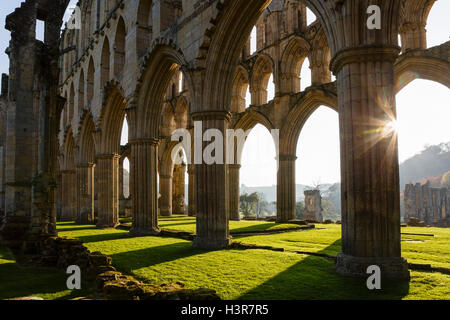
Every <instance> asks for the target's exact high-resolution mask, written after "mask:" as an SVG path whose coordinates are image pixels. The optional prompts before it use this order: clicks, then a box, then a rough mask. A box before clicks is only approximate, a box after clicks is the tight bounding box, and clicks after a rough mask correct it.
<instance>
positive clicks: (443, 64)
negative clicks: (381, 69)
mask: <svg viewBox="0 0 450 320" xmlns="http://www.w3.org/2000/svg"><path fill="white" fill-rule="evenodd" d="M415 79H425V80H431V81H435V82H438V83H441V84H443V85H444V86H446V87H447V88H450V64H449V63H448V61H445V60H441V59H438V58H432V57H426V56H425V57H418V56H404V57H403V56H401V57H400V58H399V59H398V60H397V62H396V64H395V91H396V93H398V92H399V91H400V90H402V89H403V88H404V87H405V86H406V85H407V84H409V83H410V82H412V81H413V80H415Z"/></svg>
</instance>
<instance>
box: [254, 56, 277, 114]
mask: <svg viewBox="0 0 450 320" xmlns="http://www.w3.org/2000/svg"><path fill="white" fill-rule="evenodd" d="M274 69H275V68H274V64H273V61H272V58H270V57H269V56H267V55H265V54H260V55H258V58H257V59H256V62H255V65H254V66H253V71H252V78H251V83H250V91H251V93H252V105H263V104H266V103H267V102H268V101H267V87H268V84H269V78H270V76H271V75H274ZM274 77H275V75H274Z"/></svg>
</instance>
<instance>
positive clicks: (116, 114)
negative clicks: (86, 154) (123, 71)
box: [98, 83, 126, 154]
mask: <svg viewBox="0 0 450 320" xmlns="http://www.w3.org/2000/svg"><path fill="white" fill-rule="evenodd" d="M105 97H107V98H106V100H105V102H104V104H103V107H102V111H101V116H100V119H99V121H98V122H99V125H98V127H99V129H100V133H101V135H100V136H101V138H100V140H99V146H98V152H99V154H119V153H120V140H121V138H120V137H121V133H122V125H123V120H124V118H125V113H126V111H125V109H126V100H125V98H124V94H123V90H122V88H120V86H119V85H118V84H117V83H109V84H108V85H107V86H106V87H105Z"/></svg>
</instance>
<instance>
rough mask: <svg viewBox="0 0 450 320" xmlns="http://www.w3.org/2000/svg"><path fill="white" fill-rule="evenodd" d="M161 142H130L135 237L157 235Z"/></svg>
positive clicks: (132, 231)
mask: <svg viewBox="0 0 450 320" xmlns="http://www.w3.org/2000/svg"><path fill="white" fill-rule="evenodd" d="M158 144H159V141H158V140H154V139H139V140H132V141H130V145H131V161H130V165H131V168H130V171H131V172H130V175H131V177H130V178H131V179H132V181H133V183H132V187H133V190H132V191H131V194H132V198H131V200H132V213H133V226H132V228H131V230H130V233H131V234H134V235H155V234H158V233H159V232H160V229H159V227H158Z"/></svg>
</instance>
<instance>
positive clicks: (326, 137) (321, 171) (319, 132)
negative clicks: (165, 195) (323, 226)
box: [0, 0, 450, 186]
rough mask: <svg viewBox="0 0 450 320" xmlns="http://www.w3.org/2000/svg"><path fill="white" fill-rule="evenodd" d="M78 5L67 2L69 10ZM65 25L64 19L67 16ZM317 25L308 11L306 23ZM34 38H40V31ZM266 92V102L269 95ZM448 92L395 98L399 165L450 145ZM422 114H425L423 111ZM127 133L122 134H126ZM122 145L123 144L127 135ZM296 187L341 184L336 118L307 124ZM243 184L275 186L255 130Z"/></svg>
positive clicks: (433, 16)
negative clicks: (426, 149) (427, 147)
mask: <svg viewBox="0 0 450 320" xmlns="http://www.w3.org/2000/svg"><path fill="white" fill-rule="evenodd" d="M21 2H22V0H8V1H3V2H2V5H1V7H0V23H1V28H0V72H1V73H8V68H9V60H8V56H7V55H6V54H5V53H4V51H5V49H6V48H7V47H8V44H9V38H10V34H9V31H7V30H5V29H4V23H5V18H6V15H8V14H9V13H11V12H13V11H14V9H15V8H16V7H18V6H20V4H21ZM76 2H77V0H71V3H70V5H69V7H71V6H72V7H73V6H74V5H75V4H76ZM448 14H450V1H448V0H438V1H436V3H435V5H434V6H433V8H432V10H431V12H430V15H429V20H428V25H427V31H428V32H427V41H428V47H432V46H435V45H439V44H441V43H443V42H446V41H448V40H449V35H450V30H449V23H448V17H447V16H448ZM65 19H66V20H67V19H68V15H67V14H66V18H65ZM314 20H315V17H314V15H313V14H312V13H311V12H308V24H309V23H311V22H312V21H314ZM37 34H38V35H39V37H41V35H42V30H40V27H39V26H38V30H37ZM301 78H302V83H301V87H302V90H303V89H304V88H305V87H306V86H308V85H309V84H310V83H311V77H310V72H309V68H308V66H307V64H306V63H305V65H304V68H303V69H302V74H301ZM273 94H274V93H273V89H272V90H271V88H270V87H269V97H272V96H273ZM449 101H450V90H448V89H447V88H446V87H444V86H442V85H440V84H437V83H433V82H430V81H425V80H416V81H414V82H413V83H411V84H409V85H408V86H407V87H406V88H404V89H403V90H402V91H401V92H400V93H399V94H398V95H397V109H398V127H399V154H400V161H404V160H405V159H407V158H408V157H410V156H412V155H414V154H416V153H418V152H420V151H421V150H422V149H423V147H424V145H426V144H437V143H441V142H449V141H450V130H449V129H448V128H449V124H448V121H449V119H450V106H449ZM425 109H426V112H425ZM124 131H126V129H125V130H124ZM122 140H123V142H126V141H127V137H126V135H124V137H123V139H122ZM297 157H298V160H297V163H296V182H297V183H301V184H309V185H311V184H313V183H314V182H320V183H333V182H337V181H339V175H340V174H339V171H340V170H339V130H338V117H337V114H336V113H335V112H334V111H333V110H331V109H329V108H327V107H321V108H319V109H318V110H317V111H316V112H315V113H314V114H313V115H312V116H311V118H310V119H309V120H308V122H307V123H306V124H305V127H304V129H303V131H302V133H301V135H300V138H299V144H298V146H297ZM242 162H243V163H242V169H241V183H243V184H245V185H247V186H267V185H273V184H276V163H275V148H274V144H273V140H272V137H271V135H270V134H269V132H268V131H267V130H266V129H265V128H264V127H262V126H257V127H256V128H255V129H254V130H253V131H252V133H251V134H250V136H249V138H248V141H247V143H246V146H245V148H244V153H243V159H242Z"/></svg>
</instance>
